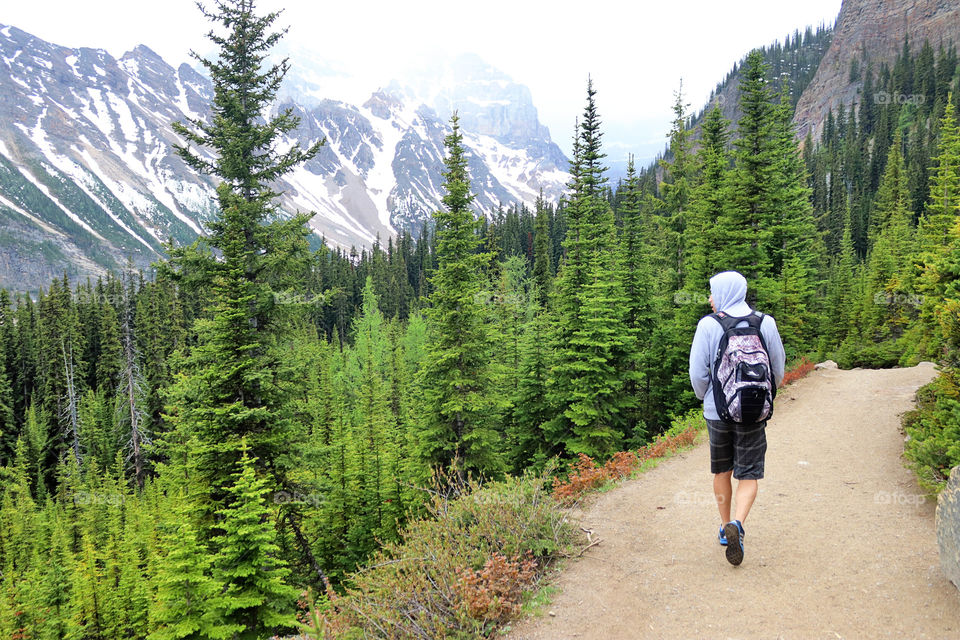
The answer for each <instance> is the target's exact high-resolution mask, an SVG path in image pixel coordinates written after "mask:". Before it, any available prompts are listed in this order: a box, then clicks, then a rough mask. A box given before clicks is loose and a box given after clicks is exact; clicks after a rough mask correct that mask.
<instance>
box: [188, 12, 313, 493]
mask: <svg viewBox="0 0 960 640" xmlns="http://www.w3.org/2000/svg"><path fill="white" fill-rule="evenodd" d="M216 9H217V11H216V13H208V12H206V11H204V15H205V16H206V17H207V18H208V19H209V20H211V21H212V22H214V23H215V24H219V25H220V26H221V27H222V30H223V31H224V32H225V33H218V32H217V31H211V32H210V34H209V35H208V37H209V39H210V40H211V41H212V42H213V43H214V44H215V45H216V46H217V47H218V48H219V57H218V58H217V59H216V60H209V59H205V58H202V57H200V56H197V55H195V54H194V55H195V57H196V58H197V60H198V61H199V62H200V63H201V64H202V65H203V66H204V68H205V69H206V70H207V71H208V72H209V74H210V77H211V80H212V82H213V103H212V105H211V110H212V117H211V118H210V120H209V121H204V120H200V119H191V120H188V122H187V124H183V123H174V128H175V130H176V131H177V132H178V133H179V134H180V135H181V136H182V137H183V138H184V139H185V140H186V141H187V143H188V144H189V145H198V146H200V147H203V148H206V149H207V150H209V152H210V153H211V154H212V159H209V158H210V156H209V155H206V154H200V153H199V152H195V151H192V150H191V149H190V148H189V146H178V147H177V152H178V154H179V155H180V156H181V157H182V158H183V159H184V161H185V162H186V163H187V164H188V165H189V166H191V167H192V168H193V169H195V170H197V171H198V172H201V173H205V174H209V175H212V176H214V177H215V178H217V179H218V180H220V184H219V186H218V187H217V198H218V203H219V206H220V216H219V219H217V220H216V221H214V222H212V223H210V234H209V237H208V238H206V239H205V240H203V241H202V242H203V243H205V244H206V245H208V246H209V247H210V248H211V249H214V250H216V251H217V252H219V253H220V255H221V256H222V259H215V258H214V256H213V253H212V252H205V253H203V252H200V253H198V252H197V251H194V252H193V253H190V252H186V251H173V252H172V253H173V255H172V262H171V264H172V267H173V269H172V272H173V274H175V275H176V276H177V277H178V278H179V279H180V280H181V281H184V279H185V278H187V276H190V275H196V274H199V276H200V277H203V278H205V279H206V282H205V284H206V286H208V287H209V290H210V291H211V292H212V295H213V299H212V300H211V303H210V307H209V308H208V310H207V314H206V317H204V318H201V319H198V321H197V323H196V326H195V330H196V332H197V346H196V347H195V348H194V349H193V351H192V352H191V354H190V356H189V359H188V361H187V369H188V371H189V375H188V376H187V377H186V378H184V379H182V380H181V382H180V384H179V385H178V388H177V390H175V392H174V394H173V399H174V400H175V403H174V405H175V407H176V410H177V411H176V419H177V421H178V426H179V428H180V429H181V430H182V431H183V432H184V433H185V434H187V435H196V436H197V437H198V439H199V442H200V444H201V451H200V455H201V459H200V462H199V465H198V469H199V471H200V473H201V474H202V475H203V476H204V479H205V480H206V481H207V482H208V483H209V484H210V485H211V487H212V488H213V489H214V492H215V493H217V492H221V491H222V490H223V488H224V487H226V486H227V485H228V484H229V483H230V481H229V476H228V474H229V473H230V472H231V470H232V468H233V466H234V464H235V463H236V462H237V461H238V460H239V457H240V452H239V449H240V446H239V445H240V441H241V439H242V438H244V437H246V438H247V442H248V444H249V446H250V448H251V451H252V452H253V456H254V457H255V458H257V459H258V460H259V461H260V464H261V465H263V466H264V467H268V468H270V469H272V470H273V471H274V472H276V473H281V474H282V473H283V468H284V466H285V465H284V462H283V461H284V460H289V456H287V455H286V453H287V452H288V451H289V450H290V447H291V425H290V422H289V419H288V417H287V415H286V413H287V412H286V409H285V401H286V392H285V387H284V385H283V384H282V382H283V381H281V380H278V377H277V373H278V356H277V354H276V342H277V340H278V333H279V330H280V328H281V326H282V323H281V320H282V317H283V316H282V314H281V313H280V310H279V309H278V307H277V305H276V304H275V298H274V295H273V290H274V287H282V286H283V280H284V278H285V277H286V276H284V274H285V273H286V272H288V271H292V272H297V269H294V268H293V264H294V261H295V260H298V259H302V258H303V257H305V255H306V253H305V250H306V241H305V235H306V233H308V232H307V230H306V228H305V226H304V225H305V222H306V220H307V216H305V215H297V216H293V217H292V218H291V219H289V220H278V219H276V218H277V216H276V215H275V214H276V209H275V204H274V200H275V198H276V196H277V194H276V193H275V192H274V191H273V189H272V188H271V186H270V185H272V184H273V183H274V182H275V181H276V180H277V179H279V178H280V177H282V176H283V175H285V174H286V173H288V172H289V171H291V170H292V169H293V168H294V167H296V166H297V165H299V164H302V163H303V162H305V161H307V160H309V159H310V158H311V157H313V156H314V155H315V154H316V153H317V152H318V151H319V149H320V145H321V144H323V141H320V142H317V143H315V144H313V145H312V146H311V147H310V148H309V149H307V150H303V149H301V148H299V147H297V146H294V147H293V148H291V149H290V150H288V151H286V152H283V153H278V152H277V150H276V146H277V145H278V144H279V142H280V141H281V139H282V138H283V137H284V136H285V135H287V134H288V133H289V132H291V131H292V130H293V129H294V128H295V127H296V126H297V123H298V119H297V118H295V117H294V116H293V115H292V112H291V110H290V109H287V110H285V111H282V112H281V113H280V114H279V115H277V116H274V117H272V118H270V119H268V120H266V121H263V120H262V115H263V113H265V111H266V109H267V108H268V107H269V106H270V105H271V103H272V102H273V100H274V98H275V96H276V93H277V90H278V89H279V87H280V83H281V82H282V81H283V78H284V75H285V74H286V72H287V70H288V68H289V64H288V62H287V61H286V60H284V61H282V62H280V63H278V64H274V65H271V66H269V67H268V68H266V69H264V61H265V58H266V57H267V55H268V53H269V51H270V49H271V48H272V47H273V46H274V45H275V44H276V43H277V41H278V40H279V39H280V37H281V36H282V33H279V32H271V31H270V29H271V28H272V24H273V22H274V21H275V20H276V18H277V16H278V14H277V13H269V14H267V15H265V16H257V15H256V14H255V13H254V11H255V7H254V3H253V1H252V0H222V1H219V2H217V3H216ZM198 242H201V241H198ZM198 265H199V266H198Z"/></svg>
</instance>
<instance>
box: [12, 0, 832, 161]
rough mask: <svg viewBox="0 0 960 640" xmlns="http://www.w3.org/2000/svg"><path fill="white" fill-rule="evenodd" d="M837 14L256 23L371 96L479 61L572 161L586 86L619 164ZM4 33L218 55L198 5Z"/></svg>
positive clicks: (261, 7)
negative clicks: (715, 92)
mask: <svg viewBox="0 0 960 640" xmlns="http://www.w3.org/2000/svg"><path fill="white" fill-rule="evenodd" d="M840 2H841V0H804V1H802V2H795V1H793V0H730V1H726V2H723V1H720V0H673V1H670V0H658V1H654V2H650V1H648V0H634V1H633V2H630V1H629V0H628V1H627V2H623V1H615V0H581V1H580V2H570V1H569V0H555V1H553V2H530V1H524V0H474V1H473V2H463V1H462V0H460V1H457V0H454V1H452V2H451V1H450V0H388V1H385V0H339V1H335V2H318V1H317V0H313V1H310V0H260V2H259V3H258V11H259V12H265V11H268V10H274V9H279V8H284V9H285V11H284V13H283V14H282V15H281V17H280V18H279V20H278V23H277V24H278V25H281V26H287V25H289V27H290V32H289V34H288V36H287V38H286V42H287V43H289V44H290V45H292V46H295V47H297V48H303V49H308V50H310V52H311V53H312V54H314V55H315V56H316V58H317V59H321V60H329V61H330V64H331V65H333V66H334V67H335V68H338V69H342V70H344V71H345V72H347V73H349V74H350V75H351V76H354V77H356V78H357V79H359V80H362V81H363V82H364V83H367V84H369V86H370V91H372V90H374V89H376V88H377V87H380V86H384V85H386V84H387V83H388V82H389V81H390V80H391V79H392V78H393V77H395V76H397V75H398V73H399V71H400V69H402V68H405V67H406V66H408V65H409V64H411V63H412V61H414V60H417V59H422V58H423V57H424V56H426V57H432V56H438V55H452V54H457V53H463V52H473V53H476V54H478V55H480V57H482V58H483V59H484V60H486V61H487V62H489V63H490V64H492V65H493V66H495V67H498V68H500V69H501V70H503V71H504V72H505V73H507V74H508V75H510V76H511V77H512V78H513V79H514V81H516V82H518V83H520V84H525V85H527V86H528V87H529V88H530V90H531V92H532V94H533V100H534V104H535V105H536V107H537V109H538V111H539V114H540V120H541V122H543V123H544V124H546V125H547V126H548V127H549V128H550V133H551V136H552V137H553V139H554V141H555V142H557V143H558V144H559V145H560V147H561V148H562V149H563V150H564V151H565V152H566V153H568V154H569V148H570V138H571V136H572V134H573V124H574V119H575V118H576V117H577V116H578V115H579V114H580V112H581V111H582V109H583V105H584V99H585V92H586V79H587V75H588V74H590V75H592V77H593V81H594V86H595V88H596V89H597V104H598V109H599V112H600V117H601V120H602V122H603V129H604V131H605V137H604V143H605V150H606V152H607V154H608V156H609V159H610V160H613V161H616V160H621V159H624V158H625V157H626V154H627V153H629V152H633V153H635V154H636V155H637V156H638V159H640V158H644V157H649V156H651V155H653V154H654V153H656V152H657V151H658V150H660V149H662V148H663V145H664V142H665V139H666V133H667V129H668V127H669V121H670V119H671V113H670V108H671V106H672V103H673V93H674V91H675V90H676V89H677V87H678V85H679V83H680V80H681V78H682V80H683V86H684V94H685V95H686V97H687V102H689V103H690V104H691V110H699V108H700V107H701V106H703V104H704V103H705V102H706V99H707V97H708V96H709V93H710V91H711V89H713V88H714V87H715V86H716V83H717V82H718V81H720V80H722V79H723V77H724V76H725V75H726V73H727V71H729V70H730V68H731V67H732V65H733V64H734V62H736V61H738V60H739V59H740V58H741V57H742V56H743V55H745V54H746V53H747V52H748V51H749V50H750V49H751V48H753V47H757V46H761V45H764V44H769V43H771V42H773V41H774V40H777V39H781V40H782V39H783V38H784V36H786V35H787V34H788V33H792V32H793V31H794V30H795V29H800V30H801V31H802V30H803V29H804V28H805V27H806V26H807V25H813V26H816V25H819V24H820V23H824V22H825V23H828V24H832V23H833V21H834V20H835V18H836V16H837V13H838V12H839V10H840ZM208 4H209V3H208ZM0 23H4V24H11V25H13V26H16V27H19V28H21V29H23V30H25V31H28V32H30V33H32V34H34V35H36V36H38V37H40V38H43V39H44V40H48V41H51V42H55V43H57V44H60V45H65V46H69V47H81V46H88V47H95V48H104V49H106V50H107V51H109V52H110V53H111V54H112V55H114V56H119V55H121V54H122V53H124V52H125V51H127V50H129V49H132V48H133V47H134V46H136V45H137V44H141V43H142V44H146V45H147V46H149V47H150V48H151V49H153V50H155V51H156V52H158V53H159V54H160V55H161V56H162V57H163V58H164V59H165V60H167V62H169V63H171V64H172V65H174V66H177V65H178V64H179V63H180V62H184V61H186V59H187V51H188V50H189V49H191V48H194V49H197V50H198V51H200V52H201V53H204V52H208V51H209V45H208V43H207V41H206V40H205V39H204V38H203V35H204V34H205V33H206V32H207V31H208V29H209V23H207V22H206V21H205V20H204V19H203V17H202V16H201V15H200V12H199V10H198V9H197V8H196V6H195V5H194V3H193V2H192V0H162V1H157V0H81V1H78V0H69V1H67V0H17V1H14V0H11V1H9V2H4V6H3V8H2V9H0ZM291 62H292V64H293V65H296V63H297V61H296V59H295V58H294V59H292V60H291ZM331 97H338V96H331Z"/></svg>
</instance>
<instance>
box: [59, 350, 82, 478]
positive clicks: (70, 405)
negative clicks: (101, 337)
mask: <svg viewBox="0 0 960 640" xmlns="http://www.w3.org/2000/svg"><path fill="white" fill-rule="evenodd" d="M60 352H61V353H62V354H63V374H64V379H65V380H66V385H67V390H66V398H64V401H63V406H62V408H61V413H60V420H61V424H63V428H64V430H65V431H66V433H65V434H64V435H65V436H66V439H67V441H69V442H70V443H71V448H72V449H73V457H74V458H75V459H76V461H77V466H78V467H79V466H81V465H82V464H83V455H82V454H81V452H80V419H79V416H78V412H77V402H78V401H77V387H76V384H75V382H74V373H73V344H72V343H71V344H69V345H68V344H67V343H66V341H64V340H63V339H62V338H61V339H60Z"/></svg>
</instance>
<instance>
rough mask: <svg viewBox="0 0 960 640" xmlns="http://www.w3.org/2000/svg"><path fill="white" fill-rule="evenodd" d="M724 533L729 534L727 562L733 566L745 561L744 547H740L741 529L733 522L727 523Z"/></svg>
mask: <svg viewBox="0 0 960 640" xmlns="http://www.w3.org/2000/svg"><path fill="white" fill-rule="evenodd" d="M723 534H724V535H725V536H727V549H726V555H727V562H729V563H730V564H732V565H733V566H735V567H736V566H737V565H739V564H740V563H741V562H743V549H741V548H740V529H738V528H737V525H736V524H734V523H733V522H730V523H727V524H726V525H725V526H724V527H723Z"/></svg>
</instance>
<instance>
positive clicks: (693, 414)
mask: <svg viewBox="0 0 960 640" xmlns="http://www.w3.org/2000/svg"><path fill="white" fill-rule="evenodd" d="M706 424H707V423H706V421H704V419H703V414H702V412H701V410H700V409H692V410H690V411H689V412H688V413H686V414H684V415H683V416H681V417H680V418H677V419H674V420H673V422H672V424H671V425H670V428H669V429H667V430H666V431H665V432H664V433H662V434H659V435H658V436H657V437H655V438H654V439H653V441H652V442H649V443H647V444H645V445H644V446H642V447H640V448H639V449H637V450H636V451H619V452H617V453H615V454H613V456H612V457H611V458H610V459H609V460H607V462H606V463H604V464H603V465H601V466H598V465H597V463H596V462H595V461H594V460H593V458H591V457H590V456H588V455H585V454H582V453H581V454H580V455H579V457H578V459H577V461H576V462H574V463H573V464H572V465H571V467H570V472H569V473H568V475H567V478H566V480H561V479H560V478H554V480H553V497H554V498H555V499H556V500H557V501H558V502H560V503H561V504H564V505H570V504H573V503H574V502H576V501H577V500H578V499H579V498H580V497H581V496H583V495H584V494H585V493H587V492H589V491H591V490H594V489H599V488H600V487H602V486H604V485H605V484H607V483H608V482H613V481H615V480H619V479H620V478H624V477H626V476H629V475H630V474H631V473H633V472H634V471H636V470H637V469H638V468H639V467H640V466H641V465H642V464H643V463H644V462H646V461H647V460H654V459H657V458H662V457H664V456H666V455H668V454H669V453H672V452H674V451H678V450H680V449H684V448H687V447H690V446H692V445H693V444H694V443H695V442H696V440H697V435H698V434H699V433H700V432H701V431H703V430H704V429H705V428H706Z"/></svg>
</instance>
